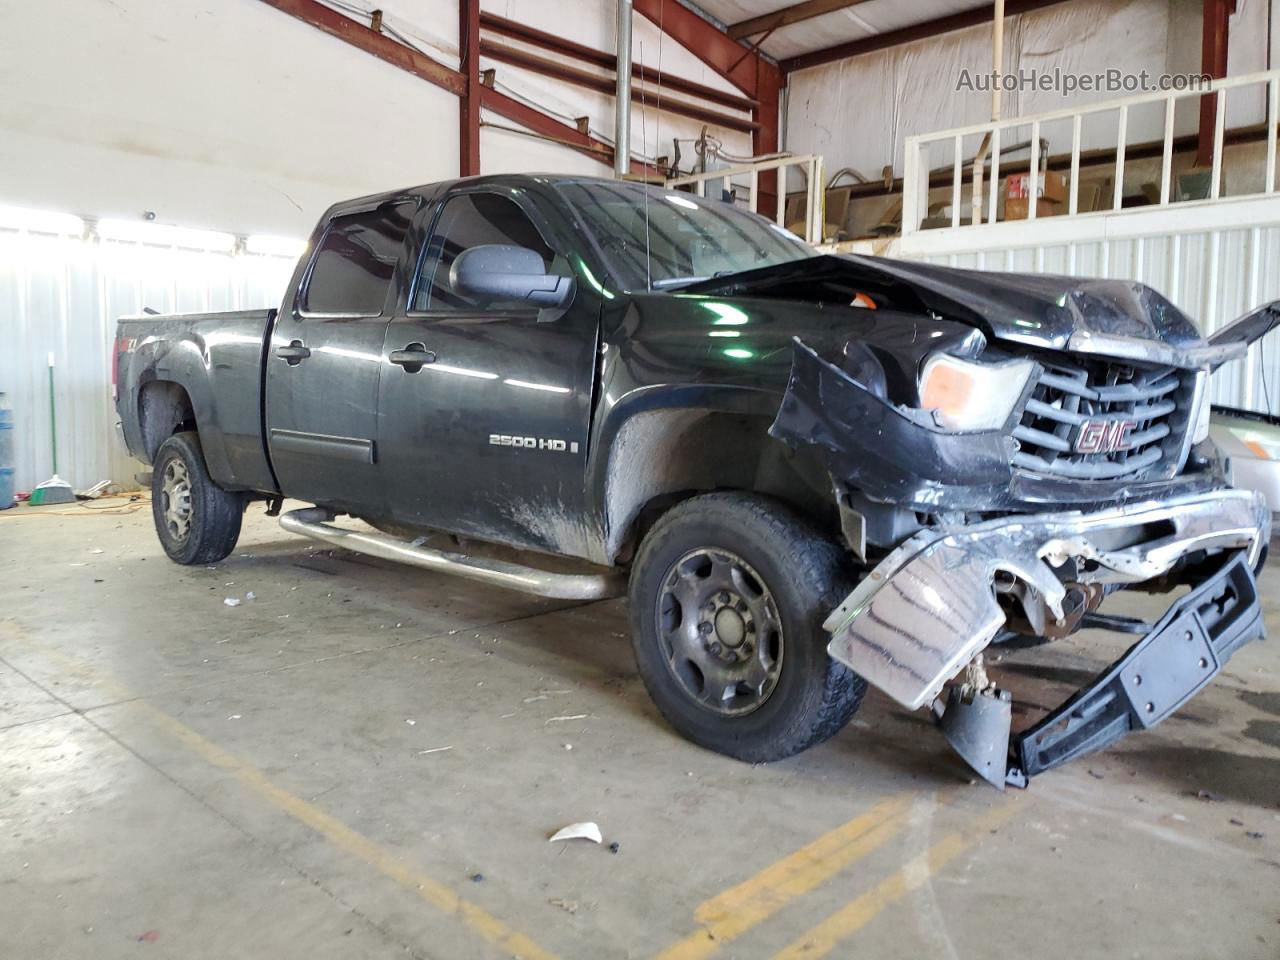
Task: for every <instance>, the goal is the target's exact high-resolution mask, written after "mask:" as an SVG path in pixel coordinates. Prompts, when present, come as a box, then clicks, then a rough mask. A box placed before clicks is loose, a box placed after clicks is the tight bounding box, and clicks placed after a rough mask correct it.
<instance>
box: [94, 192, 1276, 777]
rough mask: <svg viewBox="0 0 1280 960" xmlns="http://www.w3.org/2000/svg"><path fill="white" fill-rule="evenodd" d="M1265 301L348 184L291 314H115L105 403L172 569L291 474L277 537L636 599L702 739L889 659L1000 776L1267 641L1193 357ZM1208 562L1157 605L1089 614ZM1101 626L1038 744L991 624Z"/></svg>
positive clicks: (666, 211)
mask: <svg viewBox="0 0 1280 960" xmlns="http://www.w3.org/2000/svg"><path fill="white" fill-rule="evenodd" d="M1278 321H1280V304H1271V305H1268V306H1266V307H1263V308H1261V309H1259V310H1256V311H1254V312H1253V313H1251V314H1248V315H1246V316H1244V317H1242V318H1240V319H1239V320H1238V321H1236V322H1235V323H1234V324H1232V325H1230V326H1228V327H1226V328H1224V329H1223V330H1221V331H1219V332H1218V333H1217V334H1216V335H1215V336H1213V337H1211V338H1209V339H1208V340H1205V339H1203V338H1201V337H1200V336H1199V335H1198V334H1197V332H1196V329H1195V327H1194V325H1193V324H1192V323H1191V321H1190V320H1189V319H1188V318H1187V317H1186V316H1185V315H1183V314H1182V313H1181V312H1180V311H1179V310H1178V309H1177V308H1176V307H1174V306H1173V305H1172V304H1170V303H1169V302H1168V301H1167V300H1165V299H1164V298H1162V297H1161V296H1160V295H1159V294H1157V293H1155V292H1154V291H1152V290H1150V289H1148V288H1146V287H1144V286H1141V285H1139V284H1134V283H1128V282H1122V281H1114V280H1077V279H1070V278H1065V277H1053V276H1023V275H1013V274H996V273H978V272H968V271H961V270H953V269H946V268H941V267H936V266H925V265H919V264H912V263H908V262H904V261H894V260H882V259H875V258H866V257H857V256H835V255H823V254H820V253H818V252H817V251H815V250H813V249H812V248H810V247H807V246H806V245H805V244H803V243H801V242H800V241H799V240H798V239H796V238H795V237H794V236H792V235H791V234H789V233H787V232H786V231H784V230H782V229H781V228H779V227H777V226H775V225H773V224H772V223H770V222H768V221H766V220H764V219H762V218H760V217H757V216H755V215H754V214H750V213H748V212H745V211H744V210H742V209H741V208H737V207H734V206H733V205H731V204H727V203H721V202H718V201H712V200H706V199H703V198H700V197H696V196H693V195H691V194H688V193H683V192H677V191H674V190H668V189H662V188H658V187H649V186H642V185H640V184H636V183H629V182H621V181H604V180H594V179H587V178H576V177H556V176H500V177H482V178H473V179H467V180H459V181H454V182H448V183H440V184H434V185H430V186H425V187H417V188H413V189H409V190H401V191H396V192H391V193H385V194H379V195H377V196H371V197H365V198H363V199H359V200H353V201H350V202H345V203H340V204H338V205H336V206H334V207H333V208H332V209H330V210H329V211H328V212H327V213H326V214H325V215H324V217H323V218H322V219H321V221H320V223H319V225H318V226H317V228H316V231H315V233H314V234H313V236H312V238H311V241H310V244H309V247H308V252H307V253H306V254H305V255H304V256H303V257H302V258H301V259H300V261H299V263H298V266H297V269H296V271H295V273H294V276H293V279H292V280H291V282H290V284H289V287H288V291H287V293H286V294H285V298H284V302H283V304H282V305H281V306H280V308H279V309H278V310H274V309H273V310H257V311H243V312H237V313H222V314H203V315H199V314H197V315H183V316H141V317H129V318H124V319H122V320H121V321H120V323H119V327H118V332H117V341H116V363H117V370H116V374H117V383H118V385H119V387H118V396H117V409H118V412H119V416H120V420H121V424H122V429H123V434H124V438H125V441H126V443H127V445H128V448H129V450H130V451H131V452H132V453H133V454H134V456H136V457H138V458H139V459H141V460H143V461H145V462H147V463H150V464H152V466H153V490H152V494H153V506H154V514H155V523H156V529H157V531H158V533H159V537H160V540H161V543H162V544H163V546H164V549H165V551H166V552H167V553H168V555H169V556H170V557H172V558H173V559H174V560H176V561H178V562H179V563H188V564H195V563H200V564H203V563H211V562H214V561H217V560H220V559H221V558H223V557H225V556H227V554H228V553H229V552H230V551H231V550H232V548H233V547H234V545H235V543H236V539H237V537H238V535H239V532H240V523H241V516H242V514H243V511H244V509H245V507H246V505H247V504H248V503H250V502H251V501H254V500H260V501H266V502H267V503H268V509H269V511H271V512H273V513H275V512H278V511H279V509H280V504H281V501H282V500H283V498H285V497H290V498H297V499H300V500H303V501H305V502H308V503H312V504H315V506H314V507H310V508H305V509H301V510H294V511H292V512H290V513H287V514H285V515H284V516H283V517H281V522H282V524H283V525H284V526H285V527H286V529H289V530H292V531H295V532H297V533H301V534H305V535H307V536H311V537H315V538H318V539H321V540H324V541H327V542H330V543H335V544H339V545H341V546H344V547H347V548H350V549H353V550H359V551H364V552H367V553H373V554H376V555H380V556H384V557H390V558H393V559H396V560H401V561H405V562H408V563H413V564H417V565H419V566H421V567H425V568H428V569H433V570H447V571H451V572H454V573H458V574H461V575H463V576H468V577H472V578H475V579H478V580H481V581H484V582H487V583H491V584H496V585H499V586H502V587H508V588H512V589H520V590H527V591H531V592H534V593H539V594H542V595H545V596H555V597H565V598H577V599H593V598H600V597H606V596H611V595H615V594H619V593H622V592H628V593H629V597H630V610H631V617H632V624H633V645H634V648H635V654H636V659H637V662H638V664H639V669H640V673H641V675H642V677H643V679H644V682H645V684H646V686H647V688H648V690H649V692H650V694H651V695H652V697H653V699H654V701H655V702H656V703H657V705H658V706H659V708H660V709H661V711H662V712H663V714H664V715H665V716H666V717H667V718H668V719H669V721H670V722H671V723H672V724H673V725H674V726H675V727H676V728H677V729H678V730H679V731H680V732H681V733H682V734H684V735H685V736H687V737H689V738H690V739H692V740H694V741H696V742H698V743H700V744H703V745H705V746H708V747H711V748H713V749H715V750H719V751H722V752H724V753H727V754H730V755H732V756H735V757H739V758H742V759H744V760H750V761H767V760H774V759H778V758H781V757H785V756H788V755H790V754H793V753H795V752H797V751H800V750H803V749H804V748H806V747H808V746H810V745H812V744H814V743H817V742H819V741H821V740H823V739H825V738H827V737H829V736H831V735H832V734H834V733H835V732H836V731H838V730H839V729H840V728H841V727H842V726H843V725H844V724H845V723H846V722H847V721H848V720H849V718H850V717H851V716H852V715H853V713H854V712H855V711H856V710H857V708H858V705H859V702H860V701H861V699H862V697H863V694H864V692H865V690H866V685H867V684H868V683H870V684H873V685H875V686H877V687H879V688H880V689H881V690H883V691H884V692H885V693H887V694H888V695H889V696H891V697H892V698H893V699H895V700H897V701H898V702H899V703H901V704H903V705H904V706H906V707H908V708H912V709H916V708H921V707H927V706H930V705H932V707H933V709H934V711H935V713H937V714H938V715H939V718H940V723H941V726H942V729H943V731H944V733H945V734H946V735H947V737H948V739H950V740H951V742H952V744H953V745H954V746H956V748H957V749H958V750H959V751H960V753H961V754H962V755H963V756H964V757H965V759H966V760H968V761H969V763H970V764H972V765H973V766H974V767H975V768H976V769H977V770H978V771H979V772H980V773H981V774H982V775H983V776H984V777H986V778H987V779H989V780H990V781H991V782H992V783H995V784H997V785H1000V786H1003V784H1004V783H1005V782H1006V780H1009V781H1011V782H1018V783H1021V782H1024V778H1025V776H1027V775H1029V774H1032V773H1035V772H1037V771H1039V770H1042V769H1045V768H1047V767H1050V766H1053V765H1055V764H1057V763H1060V762H1062V761H1063V760H1066V759H1069V758H1070V757H1073V756H1076V755H1078V754H1080V753H1083V752H1086V751H1088V750H1093V749H1097V748H1099V747H1101V746H1103V745H1105V744H1107V743H1109V742H1111V741H1113V740H1115V739H1116V738H1117V737H1119V736H1121V735H1122V734H1123V733H1125V732H1127V731H1129V730H1133V729H1139V728H1144V727H1147V726H1150V725H1152V724H1153V723H1156V722H1158V721H1159V720H1161V719H1162V718H1163V717H1165V716H1167V715H1168V714H1169V713H1170V712H1172V711H1173V710H1174V709H1176V708H1177V707H1178V706H1179V705H1180V704H1181V703H1183V702H1184V701H1185V700H1186V699H1187V698H1188V697H1190V696H1191V695H1192V694H1194V693H1195V692H1196V691H1197V690H1199V689H1200V688H1201V687H1202V686H1203V685H1204V684H1205V683H1207V682H1208V681H1209V679H1210V678H1211V677H1212V676H1213V675H1214V674H1215V673H1217V671H1218V670H1219V669H1220V668H1221V666H1222V663H1223V662H1224V661H1225V660H1226V658H1227V657H1228V656H1229V655H1230V654H1231V653H1232V651H1233V650H1234V649H1236V647H1238V646H1239V645H1240V644H1242V643H1244V642H1245V641H1247V640H1250V639H1253V638H1255V637H1258V636H1260V635H1261V634H1262V622H1261V613H1260V606H1259V604H1258V600H1257V596H1256V589H1255V584H1254V574H1255V573H1256V571H1257V569H1259V567H1260V565H1261V564H1262V562H1263V560H1264V557H1265V553H1266V548H1267V544H1268V542H1269V538H1270V514H1269V513H1268V512H1267V510H1266V508H1265V506H1264V504H1263V502H1262V501H1261V499H1260V498H1259V497H1258V496H1256V495H1255V494H1253V493H1251V492H1247V491H1242V490H1237V489H1232V488H1231V486H1230V484H1229V482H1228V480H1227V473H1226V470H1225V468H1224V464H1223V463H1222V462H1221V458H1220V457H1219V456H1218V455H1217V454H1216V452H1215V450H1214V449H1213V447H1212V444H1210V443H1209V442H1208V441H1207V440H1206V437H1207V432H1208V414H1209V402H1208V395H1207V394H1208V383H1207V381H1208V379H1209V375H1210V373H1211V371H1212V370H1213V369H1215V368H1216V367H1218V366H1220V365H1221V364H1223V363H1224V362H1226V361H1228V360H1231V359H1235V358H1238V357H1240V356H1243V355H1244V351H1245V349H1246V347H1247V344H1248V343H1249V342H1251V341H1252V340H1254V339H1256V338H1257V337H1259V336H1261V335H1262V334H1263V333H1265V332H1266V331H1268V330H1270V329H1271V328H1272V327H1273V326H1275V325H1276V324H1277V322H1278ZM339 515H350V516H352V517H355V518H359V519H361V520H363V521H366V523H367V524H368V526H362V527H359V528H356V527H352V526H350V525H348V526H342V525H341V524H337V523H334V520H335V518H336V517H338V516H339ZM370 527H372V529H370ZM539 555H553V556H543V557H542V558H541V559H539ZM1186 584H1189V585H1190V586H1191V587H1192V589H1191V591H1190V592H1189V593H1186V594H1185V595H1183V596H1180V597H1179V599H1177V601H1176V602H1174V603H1173V604H1172V606H1171V607H1170V609H1169V611H1168V613H1167V614H1166V615H1165V616H1164V617H1163V618H1162V619H1161V620H1160V621H1159V622H1157V623H1154V624H1149V623H1144V622H1141V621H1138V620H1135V619H1130V618H1124V617H1119V616H1115V615H1111V614H1106V613H1103V612H1101V611H1100V610H1099V606H1100V605H1101V604H1102V602H1103V600H1104V599H1105V598H1106V597H1107V596H1108V595H1109V594H1111V593H1112V592H1114V591H1116V590H1121V589H1131V588H1137V589H1142V590H1147V591H1155V592H1172V591H1174V590H1175V589H1176V588H1177V587H1179V586H1180V585H1186ZM1085 627H1095V628H1105V629H1111V630H1116V631H1120V632H1127V633H1131V634H1134V635H1135V636H1137V637H1138V638H1139V639H1137V641H1136V642H1135V643H1134V644H1133V646H1132V647H1131V648H1130V649H1129V651H1128V652H1127V653H1126V654H1125V655H1124V656H1123V657H1121V659H1120V660H1118V661H1117V662H1116V664H1115V665H1114V666H1113V667H1112V668H1110V669H1109V670H1107V671H1105V672H1104V673H1103V674H1101V675H1099V677H1098V678H1097V679H1096V680H1095V681H1094V682H1093V683H1091V684H1089V685H1088V686H1087V687H1086V688H1085V689H1083V690H1082V691H1080V692H1079V693H1078V694H1077V695H1076V696H1075V697H1073V698H1072V699H1071V700H1070V701H1068V702H1067V703H1066V704H1064V705H1063V706H1062V707H1061V708H1059V709H1058V710H1056V711H1054V712H1052V713H1050V714H1049V715H1048V716H1047V717H1045V718H1044V719H1043V720H1042V721H1041V722H1039V723H1038V724H1036V725H1034V726H1033V727H1031V728H1030V729H1027V730H1023V731H1021V732H1019V733H1018V734H1017V735H1016V736H1015V735H1012V734H1011V732H1010V706H1009V702H1010V694H1009V693H1008V692H1006V691H1002V690H999V689H997V688H996V687H995V685H994V684H992V682H991V681H990V680H989V679H988V678H987V676H986V674H985V671H984V669H983V661H982V652H983V650H984V649H985V648H986V647H987V646H988V645H989V644H991V643H1009V642H1018V641H1019V640H1023V641H1025V638H1029V637H1030V638H1046V637H1047V638H1062V637H1066V636H1068V635H1070V634H1071V633H1073V632H1075V631H1076V630H1079V629H1082V628H1085ZM953 680H956V681H958V682H956V683H951V681H953ZM948 684H951V685H950V687H949V688H948Z"/></svg>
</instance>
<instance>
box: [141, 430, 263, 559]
mask: <svg viewBox="0 0 1280 960" xmlns="http://www.w3.org/2000/svg"><path fill="white" fill-rule="evenodd" d="M171 465H172V468H171ZM179 472H181V473H182V474H183V475H184V477H185V481H186V494H185V495H184V494H182V492H181V491H182V487H181V486H180V485H176V486H175V484H174V479H175V477H176V476H177V474H178V473H179ZM166 483H169V488H168V489H166ZM172 490H176V491H178V496H171V494H170V491H172ZM175 503H176V504H182V503H185V507H184V508H183V507H179V508H178V509H177V510H176V511H174V510H173V507H174V505H175ZM244 505H245V499H244V495H243V494H239V493H229V492H227V491H226V490H223V489H222V488H221V487H219V486H218V485H217V484H216V483H214V482H213V480H212V479H210V477H209V470H208V468H207V467H206V466H205V462H204V451H203V450H201V448H200V438H199V437H198V436H197V435H196V434H195V433H193V432H187V433H175V434H174V435H173V436H171V437H170V438H169V439H168V440H166V441H165V442H164V443H162V444H161V445H160V450H159V452H158V453H157V454H156V459H155V463H154V464H152V474H151V516H152V518H153V519H154V520H155V524H156V535H157V536H159V538H160V545H161V546H163V547H164V552H165V553H167V554H168V555H169V559H170V560H173V561H175V562H177V563H182V564H188V565H190V564H199V563H217V562H218V561H219V560H225V559H226V558H227V557H228V556H229V555H230V553H231V551H232V550H234V549H235V547H236V541H237V540H239V539H240V521H241V519H242V518H243V516H244ZM175 512H176V513H178V514H182V516H179V517H177V518H175ZM182 519H185V525H184V524H183V523H181V520H182Z"/></svg>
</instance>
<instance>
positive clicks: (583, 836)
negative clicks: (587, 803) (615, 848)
mask: <svg viewBox="0 0 1280 960" xmlns="http://www.w3.org/2000/svg"><path fill="white" fill-rule="evenodd" d="M557 840H590V841H591V842H592V843H603V842H604V837H602V836H601V835H600V827H599V826H598V825H597V824H595V823H593V822H592V821H590V820H584V821H582V822H581V823H571V824H569V825H568V826H567V827H563V828H561V829H559V830H557V831H556V832H555V833H553V834H552V835H551V839H550V840H549V841H548V842H550V843H555V842H556V841H557Z"/></svg>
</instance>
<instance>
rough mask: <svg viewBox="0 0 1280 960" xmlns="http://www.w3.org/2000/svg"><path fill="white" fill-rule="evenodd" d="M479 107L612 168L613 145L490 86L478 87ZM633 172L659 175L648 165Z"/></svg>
mask: <svg viewBox="0 0 1280 960" xmlns="http://www.w3.org/2000/svg"><path fill="white" fill-rule="evenodd" d="M480 105H481V106H482V107H484V108H485V109H486V110H492V111H493V112H494V113H496V114H498V115H499V116H502V117H506V118H507V119H508V120H511V121H514V122H515V123H518V124H519V125H520V126H522V127H524V128H525V129H527V130H529V131H531V132H532V133H536V134H538V135H539V136H540V137H544V138H546V139H548V140H554V141H556V142H558V143H561V144H563V145H564V146H567V147H572V148H573V149H575V150H578V151H579V152H581V153H585V154H586V155H587V156H589V157H591V158H592V159H593V160H598V161H600V162H601V163H603V164H604V165H605V166H608V167H612V166H613V147H612V146H610V145H609V144H607V143H605V142H604V141H602V140H597V139H596V138H595V137H593V136H591V134H589V133H583V132H582V131H581V130H579V129H578V128H577V127H572V126H570V125H569V124H567V123H561V122H560V121H559V120H557V119H555V118H554V117H549V116H547V115H546V114H545V113H543V112H542V111H541V110H535V109H534V108H533V107H531V106H529V105H528V104H527V103H522V102H521V101H519V100H517V99H516V98H515V97H509V96H507V95H506V94H505V93H500V92H499V91H497V90H494V89H493V88H492V87H483V86H482V87H481V88H480ZM632 169H633V170H635V171H637V172H641V173H644V174H645V175H646V176H660V175H661V171H659V170H658V169H657V168H655V167H651V166H649V165H648V164H642V163H635V162H633V163H632Z"/></svg>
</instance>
